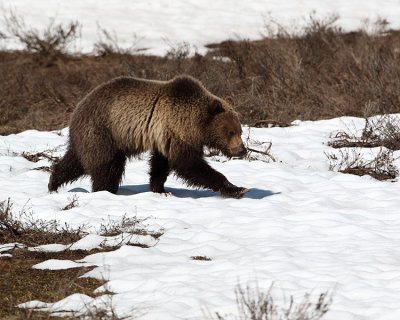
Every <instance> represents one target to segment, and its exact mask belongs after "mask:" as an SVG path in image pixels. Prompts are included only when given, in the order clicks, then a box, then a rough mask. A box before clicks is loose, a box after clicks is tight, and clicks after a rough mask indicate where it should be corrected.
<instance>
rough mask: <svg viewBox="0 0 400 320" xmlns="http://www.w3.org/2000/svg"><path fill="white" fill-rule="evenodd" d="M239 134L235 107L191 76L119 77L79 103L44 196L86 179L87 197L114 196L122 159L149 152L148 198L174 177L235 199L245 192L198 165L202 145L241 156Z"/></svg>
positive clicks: (121, 172) (241, 144) (162, 190)
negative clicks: (165, 78) (167, 78)
mask: <svg viewBox="0 0 400 320" xmlns="http://www.w3.org/2000/svg"><path fill="white" fill-rule="evenodd" d="M241 132H242V129H241V126H240V123H239V121H238V117H237V113H236V112H235V111H234V109H233V107H232V106H231V105H230V104H228V103H227V102H226V101H224V100H222V99H220V98H218V97H216V96H214V95H213V94H211V93H210V92H208V91H207V90H206V89H205V88H204V87H203V86H202V85H201V83H200V82H198V81H197V80H195V79H193V78H191V77H188V76H181V77H177V78H174V79H172V80H170V81H151V80H144V79H136V78H129V77H121V78H117V79H114V80H112V81H110V82H107V83H105V84H103V85H100V86H99V87H97V88H95V89H94V90H93V91H92V92H90V93H89V94H88V95H87V96H86V97H85V98H84V99H83V100H82V101H81V102H80V103H79V104H78V106H77V108H76V109H75V111H74V113H73V115H72V117H71V121H70V136H69V147H68V151H67V153H66V155H65V156H64V157H63V158H62V159H61V160H60V161H59V162H58V163H57V164H55V165H54V166H53V169H52V175H51V177H50V182H49V190H50V191H56V190H57V189H58V188H59V187H60V186H61V185H62V184H64V183H67V182H69V181H73V180H76V179H77V178H79V176H81V175H83V174H88V175H90V176H91V178H92V182H93V191H100V190H108V191H110V192H113V193H116V192H117V190H118V186H119V184H120V182H121V179H122V175H123V172H124V167H125V162H126V158H127V157H132V156H135V155H138V154H140V153H142V152H144V151H151V152H152V156H151V160H150V190H151V191H153V192H160V193H162V192H165V191H164V183H165V181H166V179H167V176H168V174H169V172H170V171H171V170H173V171H175V173H176V174H177V175H178V176H179V177H181V178H182V179H183V180H185V181H186V182H187V183H188V184H189V185H191V186H195V187H204V188H208V189H212V190H214V191H221V193H222V194H223V195H224V196H231V197H241V196H242V195H243V194H244V193H245V192H247V189H244V188H239V187H236V186H234V185H232V184H231V183H230V182H229V181H228V180H227V179H226V178H225V177H224V176H223V175H222V174H221V173H219V172H217V171H215V170H214V169H212V168H211V167H210V166H209V165H208V164H207V163H206V161H205V160H204V159H203V147H204V146H207V147H210V148H215V149H218V150H221V151H222V152H223V153H224V154H225V155H227V156H237V155H242V154H244V153H245V152H246V149H245V148H244V146H243V142H242V139H241V137H240V136H241Z"/></svg>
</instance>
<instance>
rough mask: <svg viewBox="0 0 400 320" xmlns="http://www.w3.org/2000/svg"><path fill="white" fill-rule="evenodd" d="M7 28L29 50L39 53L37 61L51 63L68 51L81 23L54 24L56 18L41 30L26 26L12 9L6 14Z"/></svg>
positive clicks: (76, 36) (78, 34)
mask: <svg viewBox="0 0 400 320" xmlns="http://www.w3.org/2000/svg"><path fill="white" fill-rule="evenodd" d="M4 20H5V23H6V28H7V30H8V32H9V33H10V35H11V36H13V37H15V38H17V39H18V41H19V42H20V43H21V44H23V45H24V47H25V49H26V50H27V51H28V52H32V53H36V54H37V61H38V62H40V63H42V64H45V65H46V66H49V65H51V64H52V63H54V61H55V60H57V59H58V58H60V57H63V55H65V54H66V53H67V48H68V46H69V45H70V44H71V43H72V42H74V41H75V40H76V39H77V38H78V37H79V36H80V25H79V23H78V22H77V21H72V22H70V23H69V24H68V25H66V26H64V25H62V24H54V20H53V21H51V22H50V24H49V25H48V26H47V27H46V29H44V30H42V31H39V30H37V29H34V28H29V27H27V26H26V24H25V21H24V20H23V18H22V17H19V16H18V15H17V14H16V13H15V12H13V11H10V12H9V14H8V15H5V16H4Z"/></svg>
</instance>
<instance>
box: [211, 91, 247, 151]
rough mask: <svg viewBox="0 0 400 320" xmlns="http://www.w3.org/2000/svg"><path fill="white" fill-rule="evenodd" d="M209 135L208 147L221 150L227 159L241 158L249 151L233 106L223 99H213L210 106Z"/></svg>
mask: <svg viewBox="0 0 400 320" xmlns="http://www.w3.org/2000/svg"><path fill="white" fill-rule="evenodd" d="M208 114H209V125H208V128H207V131H208V133H209V136H208V139H207V140H208V141H207V143H206V145H207V146H208V147H210V148H212V149H218V150H220V151H221V152H222V153H223V154H224V155H226V156H227V157H241V156H243V155H245V154H246V152H247V150H246V148H245V146H244V144H243V141H242V138H241V135H242V126H241V125H240V122H239V119H238V115H237V113H236V112H235V110H234V109H233V108H232V106H231V105H230V104H229V103H228V102H226V101H224V100H221V99H213V100H212V101H210V102H209V105H208Z"/></svg>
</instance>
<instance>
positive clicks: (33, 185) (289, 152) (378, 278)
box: [0, 115, 400, 320]
mask: <svg viewBox="0 0 400 320" xmlns="http://www.w3.org/2000/svg"><path fill="white" fill-rule="evenodd" d="M396 116H397V117H400V115H396ZM364 124H365V120H363V119H358V118H351V117H344V118H337V119H332V120H323V121H316V122H311V121H304V122H302V121H296V122H295V123H294V125H293V126H291V127H287V128H262V129H258V128H250V129H249V128H248V127H244V128H243V139H246V138H247V136H248V135H249V134H250V141H251V143H252V147H253V148H255V149H257V148H258V149H260V148H262V147H263V146H265V145H267V144H266V143H269V142H272V148H271V154H272V155H273V156H274V158H275V159H276V160H277V161H276V162H272V161H271V160H270V159H269V158H264V159H259V160H254V161H247V160H229V161H228V159H226V158H224V157H213V158H209V159H208V161H209V162H210V164H211V165H212V166H213V167H214V168H216V169H217V170H219V171H221V172H222V173H223V174H225V175H226V176H227V177H228V179H229V180H230V181H232V182H233V183H235V184H237V185H240V186H245V187H247V188H249V189H250V191H249V192H248V193H247V194H246V195H245V196H244V197H243V198H242V199H239V200H237V199H224V198H222V197H221V196H220V194H219V193H213V192H211V191H208V190H193V189H190V188H188V187H186V186H185V185H183V184H182V182H181V181H180V180H178V179H176V178H175V177H174V176H170V177H169V178H168V180H167V183H166V190H167V191H168V192H171V193H172V194H173V195H169V196H164V195H158V194H153V193H150V192H148V174H147V172H148V163H147V160H148V157H149V156H148V154H144V155H143V157H142V159H137V160H133V161H131V162H129V163H128V165H127V170H126V174H125V179H124V181H123V183H122V186H121V188H120V190H119V192H118V194H117V195H113V194H110V193H108V192H96V193H91V192H88V191H90V181H89V179H88V178H83V179H81V180H79V181H77V182H75V183H73V184H71V185H68V186H65V187H63V188H61V189H60V191H59V193H53V194H49V193H48V192H47V183H48V178H49V174H48V173H46V172H41V171H37V170H32V164H31V163H30V162H29V161H27V160H25V159H23V158H22V157H21V156H19V155H18V153H20V152H21V151H22V150H36V151H37V152H40V151H44V150H46V149H55V148H56V149H57V150H58V151H57V152H58V153H59V154H62V153H63V151H64V150H65V148H66V139H67V129H64V130H63V131H62V132H63V135H61V136H60V135H59V133H58V132H55V131H54V132H39V131H32V130H31V131H29V132H22V133H20V134H16V135H10V136H6V137H0V155H1V156H0V163H2V164H3V165H4V166H5V167H6V168H8V167H10V168H11V169H7V170H2V171H1V172H0V199H7V198H8V197H10V198H11V201H12V203H13V209H14V211H15V212H19V211H21V210H28V211H29V212H31V213H32V215H33V216H34V217H35V218H38V219H44V220H54V219H56V220H57V221H59V222H60V223H61V224H64V223H68V224H69V225H70V226H71V227H78V226H80V225H85V227H86V228H87V229H88V230H89V231H90V232H89V234H88V235H87V236H86V237H84V238H83V239H81V240H79V241H77V242H76V243H74V244H71V245H68V248H69V249H87V250H90V249H93V248H99V247H101V246H104V245H111V246H112V245H116V244H120V245H122V246H120V247H119V248H118V249H116V250H114V251H110V252H100V253H96V254H92V255H89V256H87V257H85V258H83V259H82V260H78V261H70V260H66V261H62V260H49V261H45V262H42V263H40V264H38V265H36V266H35V268H50V269H63V268H71V267H78V266H81V265H94V266H97V267H96V268H94V269H93V270H91V271H89V272H88V273H87V274H86V275H85V276H90V277H96V278H99V279H106V280H108V282H107V283H106V285H105V286H103V287H101V288H99V289H98V290H97V291H99V292H101V291H105V290H109V291H112V292H115V293H116V294H115V295H114V296H113V306H114V308H115V310H116V312H117V313H118V314H126V313H127V312H129V310H133V309H135V310H138V311H137V312H139V313H141V312H143V315H142V317H141V318H143V319H158V318H160V317H161V315H162V318H163V319H201V318H203V315H204V312H205V311H204V310H206V311H207V312H208V313H209V314H213V313H214V312H219V313H220V314H226V315H229V314H231V315H233V314H235V313H236V302H235V293H234V290H235V288H236V286H237V285H239V284H240V285H242V286H243V285H244V286H246V285H247V284H248V283H254V282H256V283H257V286H258V287H259V288H260V289H261V290H267V289H268V288H269V286H270V285H271V284H272V283H274V287H275V290H274V291H273V293H274V295H276V301H278V302H279V301H281V302H282V303H284V301H285V298H286V301H287V298H288V296H290V295H293V296H294V298H295V299H297V301H299V300H301V298H302V297H303V295H304V294H305V293H306V292H311V293H312V294H313V296H318V295H319V294H320V293H322V292H324V291H326V290H333V292H334V296H333V304H332V306H331V309H330V311H329V312H328V313H327V314H326V316H325V318H324V319H327V320H331V319H332V320H333V319H338V318H340V319H362V320H366V319H396V318H398V317H399V316H400V310H399V308H398V296H399V293H400V271H399V269H398V264H399V262H400V259H399V258H398V257H399V256H400V249H399V248H400V235H399V232H398V230H399V227H400V221H399V219H398V209H397V207H398V205H399V200H398V188H399V185H398V182H397V181H395V182H392V181H386V182H380V181H377V180H374V179H372V178H371V177H368V176H365V177H359V176H353V175H346V174H341V173H337V172H332V171H329V160H328V158H327V157H326V155H325V154H324V153H325V152H337V150H334V149H332V148H331V147H329V146H328V145H327V142H328V141H329V140H330V138H329V137H330V135H331V134H332V132H336V131H338V130H347V129H348V128H353V130H354V132H355V133H357V132H361V129H362V128H363V126H364ZM249 130H250V133H249ZM262 142H264V144H263V145H260V143H262ZM370 152H371V153H374V152H375V151H374V150H371V151H370ZM399 155H400V154H399V153H398V152H397V153H395V158H397V157H399ZM262 160H264V161H262ZM396 161H397V162H396V163H397V164H399V160H396ZM42 162H43V163H42V164H40V165H43V164H45V165H48V164H49V163H48V162H46V161H45V160H43V161H42ZM34 166H39V164H38V163H36V164H35V165H34ZM73 195H76V197H77V200H78V205H77V206H76V207H74V208H72V209H70V210H62V208H64V207H65V206H66V205H67V204H68V203H69V202H70V201H71V199H72V196H73ZM124 216H126V217H128V218H129V217H131V218H132V217H136V218H137V219H146V220H144V222H142V225H143V226H145V228H146V230H149V231H152V232H157V231H162V233H163V234H162V236H161V237H160V238H159V239H157V240H156V239H154V238H152V237H151V236H135V237H134V239H130V238H129V237H128V236H127V234H122V235H120V236H109V237H105V236H100V235H98V233H96V230H97V231H98V230H100V226H101V225H102V224H103V225H104V224H106V223H107V222H109V221H115V222H118V221H121V219H122V217H124ZM123 241H125V242H123ZM131 241H133V242H134V243H141V244H145V245H147V247H146V248H143V247H138V246H131V245H129V242H131ZM39 248H41V249H42V250H46V249H47V250H54V251H57V250H58V249H60V248H59V247H57V246H50V247H46V246H41V247H39ZM2 251H3V249H2ZM193 256H206V257H208V258H210V259H211V260H210V261H203V260H193V259H192V258H191V257H193ZM85 299H87V298H85ZM90 299H92V298H90ZM97 299H98V298H97ZM87 300H88V299H87ZM85 301H86V300H85ZM89 301H92V300H89ZM92 302H93V303H98V302H96V301H94V300H93V301H92ZM278 302H277V303H278ZM85 303H86V304H87V301H86V302H85ZM28 305H29V304H28ZM60 305H62V306H63V307H62V308H61V307H60V308H58V306H60ZM66 306H67V307H66ZM44 307H45V308H49V309H46V310H51V311H53V312H57V311H63V310H70V309H71V310H75V311H79V310H80V308H81V307H80V303H77V300H76V296H74V297H72V298H70V299H69V298H66V299H64V300H63V303H62V304H57V303H56V304H46V305H45V306H44Z"/></svg>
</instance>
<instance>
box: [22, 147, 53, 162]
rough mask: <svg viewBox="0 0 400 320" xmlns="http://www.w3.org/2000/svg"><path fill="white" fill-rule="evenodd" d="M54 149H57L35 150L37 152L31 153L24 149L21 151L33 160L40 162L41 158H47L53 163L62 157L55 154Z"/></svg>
mask: <svg viewBox="0 0 400 320" xmlns="http://www.w3.org/2000/svg"><path fill="white" fill-rule="evenodd" d="M54 151H55V149H52V150H50V149H49V150H45V151H41V152H35V153H30V152H26V151H24V152H22V153H21V156H22V157H24V158H25V159H26V160H28V161H31V162H38V161H40V160H43V159H47V160H49V161H50V162H51V163H54V162H56V161H57V160H58V159H59V158H60V157H55V156H53V153H54Z"/></svg>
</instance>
